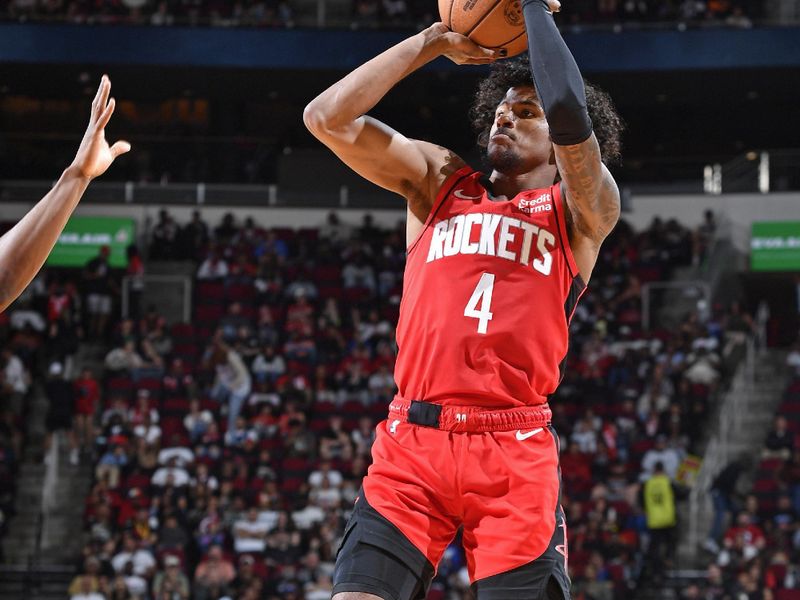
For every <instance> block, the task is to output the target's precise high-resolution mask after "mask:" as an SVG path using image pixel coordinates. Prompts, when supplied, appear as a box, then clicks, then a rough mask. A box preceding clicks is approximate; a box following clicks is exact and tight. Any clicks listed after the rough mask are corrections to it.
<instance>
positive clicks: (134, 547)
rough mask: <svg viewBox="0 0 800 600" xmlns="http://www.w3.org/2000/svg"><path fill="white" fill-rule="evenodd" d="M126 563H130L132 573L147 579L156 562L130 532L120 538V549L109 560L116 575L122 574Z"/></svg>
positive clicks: (151, 573) (150, 553)
mask: <svg viewBox="0 0 800 600" xmlns="http://www.w3.org/2000/svg"><path fill="white" fill-rule="evenodd" d="M128 563H132V567H133V568H132V572H133V573H134V574H135V575H139V576H140V577H145V578H149V577H151V576H152V575H153V573H154V571H155V567H156V560H155V558H154V557H153V553H152V552H150V550H148V549H147V548H146V547H144V545H143V544H141V543H140V542H139V541H138V540H137V539H136V537H135V536H134V535H133V533H132V532H126V533H124V534H123V536H122V548H121V549H120V551H119V552H118V553H117V554H115V555H114V558H112V559H111V565H112V566H113V567H114V571H115V572H117V573H124V572H125V567H126V565H127V564H128Z"/></svg>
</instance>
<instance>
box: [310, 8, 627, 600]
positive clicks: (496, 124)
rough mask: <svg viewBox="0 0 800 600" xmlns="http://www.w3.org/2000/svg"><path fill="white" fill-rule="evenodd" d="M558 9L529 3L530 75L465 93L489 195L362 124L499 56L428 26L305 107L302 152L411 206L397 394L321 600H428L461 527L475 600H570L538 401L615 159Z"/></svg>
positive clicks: (440, 162)
mask: <svg viewBox="0 0 800 600" xmlns="http://www.w3.org/2000/svg"><path fill="white" fill-rule="evenodd" d="M558 8H559V5H558V3H557V2H555V1H553V2H552V4H551V5H548V4H547V3H546V2H545V1H544V0H525V3H524V5H523V12H524V16H525V20H526V28H527V33H528V40H529V44H530V48H529V50H530V52H529V53H530V64H528V63H527V62H520V61H506V62H500V63H498V64H496V65H495V68H494V70H493V72H492V74H491V75H490V76H489V78H488V79H487V80H486V81H484V82H483V83H482V84H481V86H480V89H479V92H478V96H477V99H476V102H475V106H474V107H473V115H474V117H475V120H476V124H477V125H478V129H479V130H480V131H481V132H482V135H481V136H480V138H479V139H480V140H482V141H483V143H484V144H485V147H486V154H487V158H488V162H489V164H490V165H491V168H492V172H491V174H490V175H489V176H488V177H487V176H484V175H482V174H481V173H479V172H477V171H475V170H474V169H473V168H471V167H470V166H468V165H466V164H465V163H464V161H462V160H461V159H460V158H459V157H458V156H456V155H455V154H453V153H452V152H451V151H449V150H447V149H446V148H442V147H441V146H437V145H435V144H432V143H429V142H424V141H419V140H412V139H408V138H406V137H404V136H403V135H401V134H400V133H398V132H396V131H394V130H392V129H391V128H390V127H388V126H387V125H385V124H383V123H381V122H378V121H377V120H375V119H373V118H371V117H369V116H366V114H365V113H367V112H368V111H369V110H370V109H372V108H373V107H374V106H375V104H377V102H378V101H379V100H380V99H381V98H382V97H383V96H384V94H386V93H387V92H388V91H389V90H390V89H391V88H392V87H393V86H394V85H395V84H396V83H398V82H399V81H400V80H401V79H403V78H404V77H406V76H407V75H408V74H410V73H411V72H413V71H415V70H416V69H418V68H420V67H422V66H423V65H424V64H426V63H428V62H429V61H431V60H433V59H434V58H436V57H437V56H440V55H444V56H447V57H448V58H450V59H452V60H454V61H455V62H457V63H461V64H482V63H490V62H494V61H495V59H497V58H499V57H500V53H499V52H496V51H491V50H487V49H485V48H480V47H478V46H476V45H475V44H473V43H472V42H471V41H470V40H469V39H467V38H466V37H463V36H461V35H458V34H456V33H453V32H449V31H448V30H447V28H446V27H445V26H444V25H442V24H441V23H437V24H434V25H433V26H431V27H429V28H428V29H426V30H425V31H423V32H421V33H419V34H417V35H415V36H413V37H411V38H409V39H407V40H405V41H403V42H401V43H400V44H398V45H396V46H394V47H393V48H390V49H389V50H387V51H386V52H384V53H383V54H381V55H379V56H378V57H376V58H374V59H372V60H370V61H369V62H367V63H365V64H364V65H362V66H361V67H359V68H358V69H356V70H355V71H353V72H352V73H350V74H349V75H347V76H346V77H345V78H344V79H342V80H341V81H339V82H338V83H336V84H334V85H333V86H332V87H331V88H329V89H328V90H326V91H325V92H323V93H322V94H321V95H320V96H318V97H317V98H316V99H315V100H313V101H312V102H311V103H310V104H309V105H308V106H307V107H306V111H305V115H304V119H305V122H306V125H307V126H308V128H309V129H310V130H311V131H312V133H313V134H314V135H315V136H316V137H318V138H319V139H320V140H321V141H322V142H323V143H324V144H326V145H327V146H328V147H329V148H330V149H331V150H333V152H335V153H336V155H337V156H338V157H339V158H341V159H342V160H343V161H344V162H345V163H347V164H348V165H349V166H350V167H352V168H353V169H354V170H355V171H357V172H358V173H360V174H361V175H362V176H364V177H365V178H366V179H369V180H370V181H372V182H374V183H376V184H378V185H380V186H382V187H384V188H386V189H388V190H392V191H394V192H397V193H398V194H400V195H402V196H404V197H405V198H406V200H407V202H408V225H407V249H408V256H407V262H406V270H405V279H404V284H403V285H404V289H403V299H402V303H401V307H400V320H399V323H398V326H397V342H398V346H399V354H398V357H397V366H396V370H395V381H396V383H397V386H398V394H397V396H396V397H395V398H394V400H393V401H392V402H391V404H390V406H389V416H388V419H387V420H386V421H383V422H382V423H381V424H380V425H378V429H377V439H376V442H375V444H374V446H373V450H372V456H373V463H372V465H371V466H370V468H369V471H368V474H367V476H366V477H365V478H364V481H363V489H362V493H361V494H360V496H359V499H358V501H357V502H356V505H355V509H354V512H353V514H352V517H351V519H350V521H349V523H348V524H347V527H346V528H345V532H344V537H343V540H342V544H341V547H340V550H339V554H338V556H337V562H336V571H335V574H334V589H333V594H334V595H333V598H334V600H375V599H383V600H418V599H423V598H425V595H426V592H427V589H428V586H429V584H430V581H431V578H432V576H433V574H434V571H435V568H436V565H437V564H438V563H439V560H440V559H441V557H442V553H443V551H444V550H445V548H446V547H447V545H448V544H449V543H450V542H451V540H452V539H453V537H454V535H455V534H456V531H457V530H458V528H459V527H463V544H464V549H465V551H466V556H467V568H468V571H469V577H470V581H471V582H472V589H473V591H474V593H475V595H476V596H477V598H478V599H479V600H511V599H521V600H528V599H531V600H532V599H540V598H552V599H559V600H560V599H568V598H569V597H570V592H569V586H570V582H569V578H568V576H567V554H568V551H567V540H566V534H567V525H566V523H565V521H564V513H563V511H562V509H561V506H560V474H559V460H558V438H557V436H556V434H555V432H554V431H553V429H552V428H551V427H550V419H551V412H550V409H549V407H548V404H547V399H548V396H549V395H551V394H552V393H553V392H554V391H555V390H556V388H557V386H558V384H559V382H560V379H561V368H562V367H563V364H564V359H565V357H566V354H567V342H568V325H569V320H570V318H571V316H572V312H573V310H574V308H575V306H576V303H577V301H578V298H579V297H580V295H581V294H582V293H583V291H584V289H585V286H586V283H587V282H588V281H589V278H590V276H591V273H592V268H593V267H594V264H595V261H596V259H597V255H598V252H599V248H600V244H601V243H602V242H603V240H604V238H605V237H606V236H607V235H608V233H609V232H610V231H611V229H612V228H613V227H614V225H615V223H616V222H617V219H618V217H619V210H620V209H619V193H618V191H617V186H616V184H615V183H614V180H613V178H612V177H611V175H610V173H609V171H608V170H607V168H606V167H605V166H604V164H603V154H602V150H605V151H606V153H607V154H608V156H609V157H610V156H611V155H613V154H615V153H616V152H617V150H618V130H619V128H620V122H619V118H618V117H617V116H616V114H615V113H614V111H613V108H612V107H611V104H610V101H609V100H608V98H607V96H605V95H604V94H602V93H601V92H598V91H597V90H594V89H593V88H591V87H589V88H587V89H585V88H584V83H583V81H582V78H581V76H580V73H579V71H578V68H577V65H576V64H575V61H574V59H573V58H572V55H571V54H570V52H569V50H568V49H567V47H566V45H565V44H564V42H563V40H562V39H561V36H560V34H559V33H558V30H557V29H556V27H555V24H554V21H553V16H552V13H551V12H550V11H551V10H557V9H558ZM531 74H532V75H533V79H531ZM534 83H535V85H534ZM587 94H588V96H587ZM587 105H588V110H587ZM590 112H591V113H592V114H591V117H592V118H594V119H595V122H594V129H595V130H596V131H597V132H602V136H601V137H602V138H603V139H602V140H601V142H602V143H600V142H599V141H598V137H597V135H595V133H594V131H593V123H592V119H591V118H590V114H589V113H590ZM601 149H602V150H601Z"/></svg>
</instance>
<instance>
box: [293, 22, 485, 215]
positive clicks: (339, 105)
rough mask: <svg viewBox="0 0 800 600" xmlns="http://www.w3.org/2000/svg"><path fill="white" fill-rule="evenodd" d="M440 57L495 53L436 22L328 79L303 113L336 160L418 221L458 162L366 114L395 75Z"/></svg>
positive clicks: (472, 60) (470, 60)
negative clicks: (397, 198) (398, 198)
mask: <svg viewBox="0 0 800 600" xmlns="http://www.w3.org/2000/svg"><path fill="white" fill-rule="evenodd" d="M442 55H444V56H447V57H448V58H450V59H451V60H453V61H454V62H456V63H459V64H485V63H490V62H492V61H493V60H495V59H496V58H497V57H499V56H500V54H499V52H496V51H492V50H487V49H485V48H481V47H480V46H477V45H476V44H474V43H473V42H472V41H470V40H469V39H467V38H466V37H464V36H462V35H459V34H457V33H453V32H451V31H449V30H448V29H447V27H445V26H444V25H443V24H442V23H435V24H434V25H432V26H430V27H428V28H427V29H425V30H424V31H422V32H420V33H418V34H416V35H414V36H412V37H410V38H408V39H406V40H404V41H402V42H400V43H399V44H397V45H396V46H393V47H392V48H390V49H388V50H387V51H385V52H383V53H382V54H380V55H378V56H376V57H375V58H373V59H372V60H370V61H369V62H367V63H365V64H363V65H361V66H360V67H358V68H357V69H356V70H355V71H353V72H351V73H350V74H349V75H347V76H346V77H344V78H343V79H341V80H340V81H338V82H337V83H335V84H333V85H332V86H331V87H330V88H328V89H327V90H325V91H324V92H322V93H321V94H320V95H319V96H317V97H316V98H315V99H314V100H312V101H311V103H309V105H308V106H306V109H305V112H304V114H303V120H304V122H305V124H306V126H307V127H308V129H309V130H310V131H311V133H313V134H314V136H316V137H317V138H318V139H319V140H320V141H321V142H322V143H323V144H325V145H326V146H328V147H329V148H330V149H331V150H332V151H333V152H334V153H335V154H336V155H337V156H338V157H339V158H340V159H342V161H344V162H345V163H346V164H347V165H348V166H349V167H351V168H352V169H353V170H354V171H356V172H357V173H358V174H359V175H361V176H362V177H364V178H365V179H368V180H369V181H372V182H373V183H375V184H377V185H379V186H381V187H383V188H385V189H388V190H391V191H393V192H397V193H398V194H400V195H402V196H404V197H406V198H407V199H408V200H409V209H410V210H412V211H413V212H414V214H415V216H417V217H418V218H420V217H421V218H422V220H423V221H424V220H425V219H424V216H426V215H427V212H426V211H427V210H429V208H430V203H431V202H432V200H433V198H434V197H435V195H436V192H437V191H438V189H439V186H440V185H441V183H442V182H443V180H444V179H445V178H446V176H447V175H448V174H449V173H448V172H447V170H448V168H450V169H452V170H456V169H458V168H459V167H460V166H462V164H463V163H460V161H459V160H458V159H457V157H454V156H453V155H452V154H451V153H449V152H448V151H447V150H445V149H444V148H441V147H438V146H436V145H434V144H429V143H426V142H420V141H416V140H410V139H409V138H407V137H405V136H404V135H402V134H400V133H398V132H397V131H395V130H394V129H392V128H391V127H389V126H388V125H385V124H384V123H381V122H380V121H378V120H377V119H374V118H372V117H369V116H367V115H366V113H367V112H368V111H370V110H371V109H372V108H373V107H374V106H375V105H376V104H377V103H378V102H379V101H380V99H381V98H383V96H384V95H385V94H386V93H387V92H388V91H389V90H390V89H392V87H394V86H395V85H396V84H397V83H398V82H399V81H401V80H402V79H403V78H405V77H406V76H408V75H409V74H411V73H413V72H414V71H416V70H417V69H419V68H420V67H422V66H423V65H425V64H427V63H428V62H430V61H432V60H433V59H435V58H436V57H438V56H442ZM459 163H460V164H459ZM443 171H444V172H443Z"/></svg>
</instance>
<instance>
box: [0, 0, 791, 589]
mask: <svg viewBox="0 0 800 600" xmlns="http://www.w3.org/2000/svg"><path fill="white" fill-rule="evenodd" d="M436 10H437V9H436V5H435V4H434V3H432V2H429V1H426V2H422V1H421V0H355V1H351V0H287V1H278V0H270V1H257V0H250V1H240V2H230V1H208V0H170V1H164V2H154V1H151V0H74V1H64V0H11V1H9V0H0V231H5V230H7V229H8V228H10V227H11V226H12V225H13V224H14V223H15V222H16V221H17V220H18V219H19V218H20V217H21V216H22V215H23V214H24V213H25V212H26V211H27V210H28V209H29V208H30V206H31V205H32V204H33V203H34V202H35V201H37V200H38V199H39V198H41V197H42V196H43V195H44V194H45V193H46V192H47V190H48V189H49V187H50V186H51V185H52V182H53V181H54V180H55V179H56V178H57V177H58V174H59V173H60V171H61V170H62V169H64V168H65V167H66V166H67V165H68V164H69V163H70V162H71V160H72V157H73V156H74V152H75V150H76V148H77V145H78V143H79V141H80V138H81V135H82V133H83V130H84V128H85V124H86V122H87V118H88V111H89V105H90V103H91V99H92V98H93V96H94V93H95V90H96V88H97V85H98V83H99V80H100V76H101V75H102V74H103V73H107V74H108V75H109V76H110V77H111V80H112V86H113V87H112V93H113V95H114V96H115V98H116V99H117V110H116V113H115V115H114V117H113V119H112V122H111V125H110V126H109V128H108V137H109V139H112V140H116V139H119V138H124V139H127V140H129V141H130V142H131V143H132V145H133V151H132V152H131V153H130V154H129V155H126V156H124V157H122V158H121V159H120V160H119V161H118V162H117V163H115V164H114V165H113V167H112V168H111V169H110V171H109V172H108V173H106V174H105V175H104V176H103V177H102V178H101V180H99V181H96V182H94V183H93V184H92V186H91V187H90V189H89V190H88V192H87V193H86V195H85V197H84V200H83V201H82V203H81V205H80V207H79V208H78V210H77V211H76V216H75V217H73V219H72V220H71V221H70V224H69V225H68V226H67V229H66V230H65V234H64V235H63V236H62V238H61V239H60V241H59V243H58V244H57V246H56V248H55V250H54V252H53V254H52V256H51V258H50V260H49V261H48V264H47V267H46V268H45V269H44V270H43V271H42V273H41V274H40V276H39V277H37V279H36V280H35V281H34V282H33V283H32V284H31V286H30V287H29V289H28V290H27V291H26V293H25V294H24V295H23V296H22V297H21V298H20V299H19V300H18V301H17V302H16V303H15V304H14V305H13V306H12V307H11V308H10V309H9V310H8V311H6V313H4V314H3V315H0V349H1V350H2V353H1V354H0V413H1V415H2V416H1V418H0V559H1V560H0V563H1V564H0V599H5V598H9V599H11V598H41V599H45V598H48V599H49V598H53V599H55V598H73V599H76V600H89V599H91V600H98V599H104V598H105V599H109V600H110V599H112V598H113V599H124V598H133V599H143V600H150V599H152V600H167V599H169V600H186V599H189V598H195V599H198V600H206V599H220V598H225V597H227V598H232V599H273V598H281V599H295V600H301V599H306V600H323V599H327V598H330V593H331V592H330V590H331V583H330V579H331V574H332V565H333V561H334V558H335V552H336V548H337V545H338V542H339V540H340V538H341V535H342V531H343V526H344V523H345V521H346V519H347V517H348V515H349V512H350V510H351V506H352V502H353V500H354V498H355V496H356V494H357V492H358V488H359V486H360V480H361V477H362V476H363V474H364V473H365V470H366V468H367V466H368V464H369V448H370V445H371V443H372V440H373V439H374V427H375V425H376V424H377V423H378V422H379V421H380V420H382V419H383V418H384V417H385V412H386V406H387V404H388V401H389V399H390V398H391V397H392V394H393V393H394V381H393V378H392V369H393V366H394V356H395V353H396V345H395V340H394V326H395V324H396V318H397V312H398V303H399V297H400V292H401V290H402V272H403V265H404V260H405V256H404V250H405V249H404V243H403V240H404V229H403V228H404V205H403V201H402V199H401V198H399V197H397V196H395V195H393V194H390V193H387V192H384V191H382V190H379V189H377V188H375V187H374V186H371V185H369V184H367V183H365V182H363V181H361V180H360V179H359V178H358V177H357V176H355V175H354V174H352V173H350V172H349V171H347V169H346V168H345V167H344V166H343V165H342V164H341V163H340V162H339V161H338V160H337V159H335V158H334V157H333V156H332V155H331V154H330V153H329V152H328V151H327V150H326V149H324V148H323V147H322V146H321V145H320V144H319V143H318V142H316V141H315V140H314V139H313V138H312V137H311V136H310V135H309V134H308V133H307V132H306V130H305V128H304V126H303V124H302V111H303V108H304V106H305V105H306V103H307V102H309V101H310V100H311V99H312V98H313V97H314V96H315V95H316V94H318V93H319V92H320V91H322V90H323V89H324V88H325V87H326V86H328V85H329V84H331V83H333V82H334V81H336V80H337V79H338V78H340V77H341V76H343V75H344V74H345V73H347V72H348V71H350V70H351V69H353V68H354V67H356V66H357V65H358V64H360V63H362V62H364V61H366V60H367V59H369V58H371V57H372V56H374V55H375V54H377V53H379V52H380V51H382V50H383V49H385V48H386V47H388V46H389V45H391V44H393V43H396V42H398V41H400V40H401V39H403V38H404V37H407V36H408V35H411V34H413V33H414V32H416V31H419V30H420V29H421V28H424V27H426V26H427V25H428V24H430V23H431V22H433V21H434V20H436V19H437V13H436ZM558 23H559V26H560V27H561V30H562V33H563V35H564V37H565V39H566V41H567V43H568V44H569V46H570V48H571V49H572V51H573V53H574V54H575V57H576V59H577V61H578V64H579V65H580V67H581V69H582V71H583V73H584V75H585V76H586V78H587V79H589V80H590V81H592V82H593V83H595V84H597V85H599V86H600V87H602V88H604V89H605V90H606V91H607V92H609V94H610V95H611V97H612V98H613V100H614V102H615V104H616V106H617V108H618V110H619V112H620V113H621V115H622V117H623V119H624V120H625V123H626V127H627V129H626V132H625V134H624V137H623V142H624V148H623V158H622V162H621V164H619V165H616V166H614V167H613V168H612V171H613V173H614V175H615V177H616V179H617V181H618V182H619V184H620V188H621V190H622V195H623V215H622V222H621V223H620V225H619V226H618V227H617V229H616V230H615V232H614V233H613V234H612V236H611V237H610V238H609V239H608V240H607V242H606V243H605V244H604V246H603V251H602V254H601V257H600V260H599V264H598V267H597V269H596V271H595V274H594V276H593V281H592V285H591V287H590V291H589V292H588V293H587V294H586V295H585V296H584V298H583V300H582V301H581V304H580V307H579V309H578V312H577V313H576V316H575V320H574V322H573V327H572V339H571V351H570V357H569V367H568V369H567V374H566V377H565V380H564V382H563V384H562V386H561V387H560V389H559V392H558V393H557V397H556V398H555V399H554V400H553V403H552V406H553V410H554V425H555V427H556V429H557V430H558V431H559V433H560V435H561V441H562V450H563V452H562V459H561V460H562V471H563V473H562V474H563V479H564V497H563V502H564V508H565V510H566V513H567V521H568V523H569V533H570V535H569V541H570V572H571V576H572V579H573V596H574V598H576V599H582V600H590V599H594V600H608V599H616V598H619V599H633V598H636V599H645V600H646V599H654V600H655V599H663V600H677V599H683V598H686V599H694V598H698V599H704V600H723V599H726V598H730V599H737V600H738V599H740V598H747V599H748V600H793V599H794V600H797V599H798V598H800V571H798V568H797V566H796V565H797V564H798V563H799V562H800V526H799V524H800V517H799V515H800V449H799V448H800V438H798V435H799V434H800V345H799V344H798V326H799V325H800V191H798V190H800V148H799V147H798V142H797V134H798V132H800V117H798V114H799V113H798V110H797V106H798V100H800V2H798V1H797V0H740V1H735V0H671V1H670V0H666V1H659V2H656V1H654V0H573V1H568V2H564V6H563V11H562V13H561V15H560V16H559V17H558ZM486 72H487V71H486V70H484V69H483V68H480V67H457V66H455V65H452V64H450V63H448V62H447V61H445V60H442V59H440V60H438V61H436V62H434V63H431V64H430V65H428V66H427V67H426V68H424V69H423V70H421V71H420V72H418V73H415V74H414V75H412V76H411V77H409V78H408V79H407V80H405V81H404V82H402V83H401V84H400V85H399V86H397V88H396V89H395V90H393V91H392V92H391V93H390V94H388V95H387V96H386V98H385V99H384V100H383V101H382V102H381V103H380V105H379V106H378V107H377V108H376V109H375V111H374V114H375V116H377V117H378V118H381V119H382V120H384V121H385V122H387V123H388V124H390V125H391V126H393V127H395V128H396V129H398V130H399V131H401V132H403V133H405V134H406V135H409V136H411V137H416V138H420V139H425V140H429V141H433V142H437V143H440V144H442V145H445V146H448V147H450V148H452V149H454V150H455V151H456V152H458V153H459V154H460V155H461V156H462V157H464V158H465V159H467V161H468V162H470V163H471V164H473V165H474V166H476V167H478V166H481V165H482V164H483V163H482V157H481V155H480V152H479V151H478V148H477V147H476V144H475V134H474V133H473V132H472V131H471V129H470V126H469V120H468V117H467V111H468V108H469V105H470V103H471V99H472V95H473V93H474V91H475V89H476V85H477V82H478V81H479V80H480V78H481V77H482V76H484V75H485V74H486ZM659 463H660V464H661V466H662V467H663V469H659V468H657V465H658V464H659ZM664 477H666V478H667V479H668V481H669V484H670V489H671V490H672V494H671V495H669V497H668V498H666V499H665V498H661V497H658V498H656V497H655V496H656V494H654V493H653V490H654V489H656V488H655V486H654V485H650V486H648V482H651V481H658V480H659V479H658V478H664ZM672 509H674V512H675V515H676V518H675V520H674V522H673V521H672V520H671V519H666V520H664V519H662V518H660V517H663V515H664V514H665V513H664V511H666V512H667V513H670V512H671V510H672ZM465 573H466V570H465V566H464V557H463V553H462V551H461V547H460V541H459V539H458V538H456V540H454V543H453V544H452V546H451V547H450V548H448V551H447V552H446V555H445V559H444V560H443V563H442V564H441V565H440V567H439V571H438V574H437V576H436V579H435V580H434V582H433V585H432V587H431V590H430V593H429V596H428V598H429V599H430V600H462V599H467V598H471V596H470V592H469V589H468V587H469V586H468V581H467V579H466V574H465Z"/></svg>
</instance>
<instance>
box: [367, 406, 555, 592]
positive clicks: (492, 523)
mask: <svg viewBox="0 0 800 600" xmlns="http://www.w3.org/2000/svg"><path fill="white" fill-rule="evenodd" d="M549 421H550V410H549V408H547V406H546V405H545V406H539V407H525V408H520V409H510V410H500V411H497V410H495V411H483V410H480V409H475V408H460V407H451V406H445V407H440V406H438V405H433V404H429V403H425V402H406V401H402V400H397V399H395V401H393V402H392V405H391V407H390V413H389V418H388V419H387V420H386V421H384V422H382V423H381V424H380V425H378V431H377V439H376V441H375V444H374V445H373V447H372V456H373V463H372V465H371V466H370V468H369V471H368V474H367V476H366V477H365V478H364V483H363V489H364V495H365V497H366V499H367V501H368V502H369V504H370V505H371V506H372V507H373V508H374V509H375V510H376V511H377V512H378V513H380V515H382V516H383V517H385V518H386V519H387V520H389V521H390V522H391V523H392V524H394V525H395V526H396V527H397V528H398V529H399V530H400V531H401V532H402V533H403V534H404V535H405V536H406V537H407V538H408V540H409V541H410V542H411V543H412V544H413V545H414V546H415V547H416V548H417V549H418V550H419V551H420V552H422V554H424V555H425V557H427V559H428V560H429V561H430V563H431V564H432V565H434V566H436V565H438V564H439V561H440V559H441V557H442V554H443V552H444V550H445V548H446V547H447V546H448V544H449V543H450V542H451V541H452V539H453V537H454V536H455V534H456V531H457V529H458V528H459V526H462V525H463V528H464V530H463V544H464V550H465V551H466V557H467V568H468V570H469V577H470V581H472V582H475V581H479V580H481V579H484V578H486V577H490V576H493V575H496V574H499V573H503V572H506V571H509V570H511V569H515V568H517V567H520V566H522V565H525V564H526V563H530V562H531V561H534V560H536V559H537V558H539V557H541V556H542V555H543V554H544V553H545V552H546V551H547V550H548V546H549V545H550V544H551V542H552V540H553V539H554V533H555V530H556V516H557V514H558V515H561V516H560V518H559V519H558V521H559V523H558V526H559V527H564V528H566V524H564V523H563V512H562V511H561V507H560V497H559V496H560V477H559V466H558V440H557V437H556V435H555V432H554V431H553V430H552V429H551V428H550V427H549ZM563 534H566V531H564V532H563ZM555 550H556V551H557V552H558V555H560V556H559V557H558V558H559V559H560V558H561V557H562V556H563V560H564V565H563V566H564V570H563V572H564V573H565V574H566V560H567V550H566V540H565V539H564V542H563V545H559V546H556V547H555Z"/></svg>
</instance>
